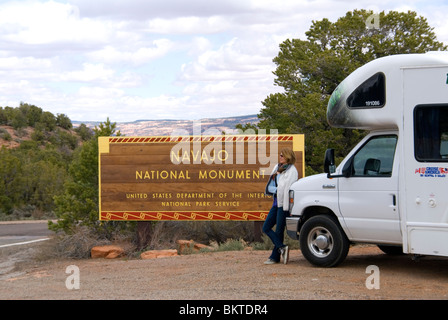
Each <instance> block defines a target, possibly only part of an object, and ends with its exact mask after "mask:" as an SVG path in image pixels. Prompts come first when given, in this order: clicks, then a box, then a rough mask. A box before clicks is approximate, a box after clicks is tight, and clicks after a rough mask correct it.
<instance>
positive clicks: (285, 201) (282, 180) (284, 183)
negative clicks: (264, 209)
mask: <svg viewBox="0 0 448 320" xmlns="http://www.w3.org/2000/svg"><path fill="white" fill-rule="evenodd" d="M277 170H278V165H276V166H275V168H274V170H273V171H272V173H271V176H272V175H273V174H274V173H276V172H277ZM269 179H270V178H269ZM298 179H299V173H298V172H297V169H296V167H295V166H294V165H291V166H290V167H289V168H288V170H285V171H283V172H282V173H280V174H279V175H278V186H277V206H278V207H282V208H283V210H284V211H289V188H290V187H291V185H292V184H293V183H294V182H296V181H297V180H298Z"/></svg>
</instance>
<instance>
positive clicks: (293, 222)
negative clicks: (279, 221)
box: [286, 217, 300, 240]
mask: <svg viewBox="0 0 448 320" xmlns="http://www.w3.org/2000/svg"><path fill="white" fill-rule="evenodd" d="M299 223H300V217H287V218H286V234H287V235H288V236H289V237H290V238H292V239H294V240H299Z"/></svg>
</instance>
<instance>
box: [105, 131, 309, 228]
mask: <svg viewBox="0 0 448 320" xmlns="http://www.w3.org/2000/svg"><path fill="white" fill-rule="evenodd" d="M283 147H289V148H291V149H293V150H294V151H295V154H296V158H297V162H296V167H297V170H298V172H299V177H303V175H304V136H303V135H220V136H179V137H169V136H159V137H100V138H99V199H100V203H99V205H100V213H99V219H100V220H104V221H107V220H114V221H163V220H188V221H192V220H197V221H199V220H202V221H204V220H209V221H210V220H215V221H216V220H219V221H229V220H240V221H262V220H265V219H266V216H267V214H268V212H269V209H270V207H271V205H272V198H271V197H269V196H266V195H265V194H264V190H265V186H266V182H267V179H268V177H269V175H270V174H271V171H272V169H273V168H274V166H275V165H276V164H277V162H278V156H279V154H280V150H281V149H282V148H283Z"/></svg>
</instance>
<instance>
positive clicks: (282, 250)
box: [280, 246, 289, 264]
mask: <svg viewBox="0 0 448 320" xmlns="http://www.w3.org/2000/svg"><path fill="white" fill-rule="evenodd" d="M280 255H281V257H282V261H283V264H287V263H288V261H289V247H288V246H284V247H282V248H280Z"/></svg>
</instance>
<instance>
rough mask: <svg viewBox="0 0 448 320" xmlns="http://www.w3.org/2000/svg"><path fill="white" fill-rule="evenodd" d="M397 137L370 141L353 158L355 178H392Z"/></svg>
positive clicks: (379, 137)
mask: <svg viewBox="0 0 448 320" xmlns="http://www.w3.org/2000/svg"><path fill="white" fill-rule="evenodd" d="M396 145H397V136H396V135H387V136H378V137H374V138H372V139H370V140H369V141H367V143H366V144H365V145H364V146H363V147H362V148H361V149H360V150H359V151H358V152H357V153H356V155H355V156H354V157H353V171H352V172H353V175H352V176H353V177H391V176H392V167H393V164H394V156H395V147H396Z"/></svg>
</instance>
